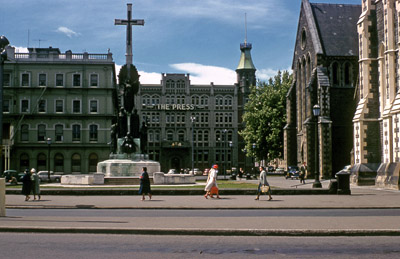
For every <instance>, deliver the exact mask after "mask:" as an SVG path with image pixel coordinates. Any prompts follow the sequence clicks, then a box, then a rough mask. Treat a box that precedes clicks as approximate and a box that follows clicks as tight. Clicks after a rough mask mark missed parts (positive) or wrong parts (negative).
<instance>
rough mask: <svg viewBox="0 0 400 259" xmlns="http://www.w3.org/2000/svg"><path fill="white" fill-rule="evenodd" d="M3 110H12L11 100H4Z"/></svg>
mask: <svg viewBox="0 0 400 259" xmlns="http://www.w3.org/2000/svg"><path fill="white" fill-rule="evenodd" d="M3 112H10V100H8V99H5V100H3Z"/></svg>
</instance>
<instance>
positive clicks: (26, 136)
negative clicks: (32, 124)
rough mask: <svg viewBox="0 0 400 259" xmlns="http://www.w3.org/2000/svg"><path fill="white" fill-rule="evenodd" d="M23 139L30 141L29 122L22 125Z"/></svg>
mask: <svg viewBox="0 0 400 259" xmlns="http://www.w3.org/2000/svg"><path fill="white" fill-rule="evenodd" d="M21 141H29V126H28V124H23V125H21Z"/></svg>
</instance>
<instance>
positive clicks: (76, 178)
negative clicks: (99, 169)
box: [61, 174, 94, 185]
mask: <svg viewBox="0 0 400 259" xmlns="http://www.w3.org/2000/svg"><path fill="white" fill-rule="evenodd" d="M93 182H94V176H93V175H87V174H80V175H63V176H61V184H65V185H69V184H71V185H75V184H76V185H91V184H93Z"/></svg>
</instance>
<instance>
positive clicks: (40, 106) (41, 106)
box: [38, 100, 46, 112]
mask: <svg viewBox="0 0 400 259" xmlns="http://www.w3.org/2000/svg"><path fill="white" fill-rule="evenodd" d="M38 111H39V112H46V100H40V101H39V103H38Z"/></svg>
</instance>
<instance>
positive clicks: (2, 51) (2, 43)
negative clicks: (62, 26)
mask: <svg viewBox="0 0 400 259" xmlns="http://www.w3.org/2000/svg"><path fill="white" fill-rule="evenodd" d="M8 44H10V42H9V41H8V39H7V38H6V37H5V36H3V35H2V36H0V129H2V128H3V72H4V68H3V65H4V61H6V60H7V51H6V47H7V46H8ZM2 153H3V130H0V170H1V171H2V170H3V159H2Z"/></svg>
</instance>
